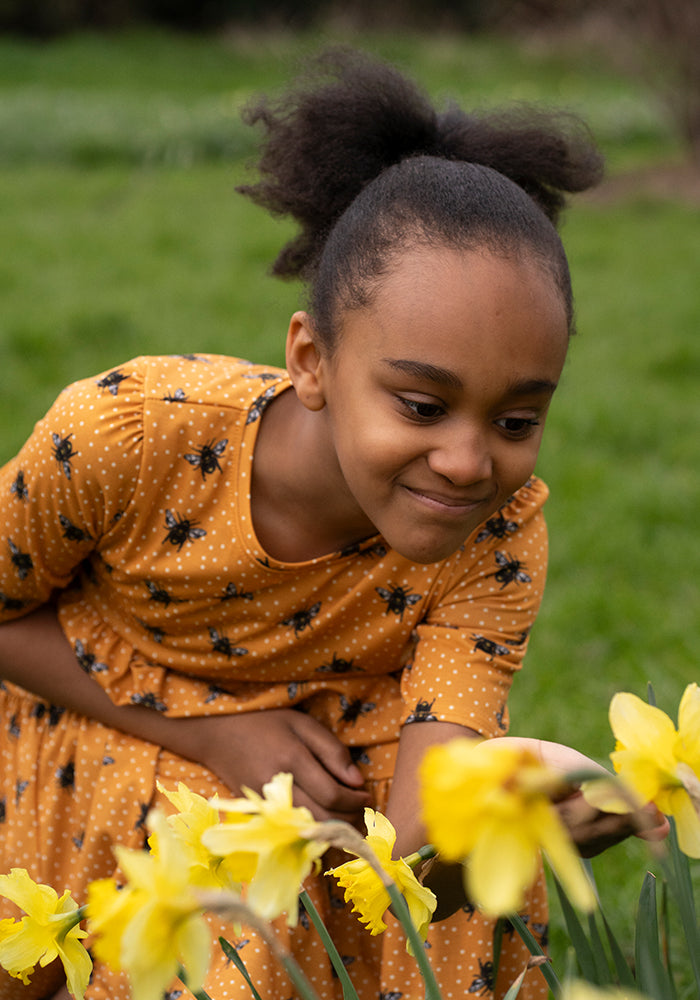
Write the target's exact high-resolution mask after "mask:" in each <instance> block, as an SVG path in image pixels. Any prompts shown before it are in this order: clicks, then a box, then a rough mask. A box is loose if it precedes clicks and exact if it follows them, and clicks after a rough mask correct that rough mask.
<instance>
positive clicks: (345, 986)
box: [299, 889, 358, 1000]
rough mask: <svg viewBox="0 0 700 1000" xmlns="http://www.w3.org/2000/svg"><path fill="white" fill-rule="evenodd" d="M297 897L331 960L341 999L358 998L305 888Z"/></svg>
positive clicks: (331, 939) (350, 999)
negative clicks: (340, 991)
mask: <svg viewBox="0 0 700 1000" xmlns="http://www.w3.org/2000/svg"><path fill="white" fill-rule="evenodd" d="M299 899H300V900H301V902H302V905H303V907H304V909H305V910H306V912H307V913H308V914H309V917H310V918H311V923H312V924H313V925H314V927H315V928H316V930H317V932H318V935H319V937H320V938H321V941H322V942H323V947H324V948H325V949H326V952H327V954H328V957H329V958H330V960H331V965H332V966H333V968H334V969H335V971H336V974H337V976H338V979H339V980H340V985H341V987H342V990H343V1000H358V996H357V991H356V990H355V987H354V986H353V985H352V980H351V979H350V976H349V975H348V970H347V969H346V968H345V965H344V963H343V960H342V958H341V957H340V954H339V952H338V949H337V948H336V946H335V944H334V942H333V938H332V937H331V936H330V934H329V933H328V928H327V927H326V925H325V924H324V922H323V921H322V920H321V916H320V914H319V912H318V910H317V909H316V907H315V906H314V904H313V900H312V899H311V897H310V896H309V894H308V892H307V891H306V889H303V890H302V891H301V892H300V893H299Z"/></svg>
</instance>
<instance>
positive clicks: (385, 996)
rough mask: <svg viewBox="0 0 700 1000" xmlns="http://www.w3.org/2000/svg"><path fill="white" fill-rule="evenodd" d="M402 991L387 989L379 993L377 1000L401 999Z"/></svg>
mask: <svg viewBox="0 0 700 1000" xmlns="http://www.w3.org/2000/svg"><path fill="white" fill-rule="evenodd" d="M402 996H403V993H402V992H401V991H400V990H389V992H388V993H385V992H382V993H380V994H379V1000H401V997H402Z"/></svg>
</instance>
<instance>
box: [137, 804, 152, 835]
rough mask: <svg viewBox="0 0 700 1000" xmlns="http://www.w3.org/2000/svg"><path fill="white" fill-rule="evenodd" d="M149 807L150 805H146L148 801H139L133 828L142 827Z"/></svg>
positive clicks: (138, 828)
mask: <svg viewBox="0 0 700 1000" xmlns="http://www.w3.org/2000/svg"><path fill="white" fill-rule="evenodd" d="M149 809H150V806H149V805H148V802H140V803H139V814H138V817H137V819H136V822H135V823H134V830H142V829H143V827H144V824H145V822H146V817H147V816H148V812H149Z"/></svg>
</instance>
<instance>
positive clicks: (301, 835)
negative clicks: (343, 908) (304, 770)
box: [202, 773, 328, 927]
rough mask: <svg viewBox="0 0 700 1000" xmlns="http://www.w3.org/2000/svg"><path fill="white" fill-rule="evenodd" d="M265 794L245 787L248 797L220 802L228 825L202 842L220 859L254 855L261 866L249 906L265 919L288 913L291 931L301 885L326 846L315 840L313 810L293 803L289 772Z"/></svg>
mask: <svg viewBox="0 0 700 1000" xmlns="http://www.w3.org/2000/svg"><path fill="white" fill-rule="evenodd" d="M262 791H263V794H262V795H258V794H257V793H256V792H253V791H251V790H250V789H249V788H244V789H243V792H244V795H245V797H244V798H240V799H225V800H221V801H220V802H219V803H218V804H219V808H221V809H222V810H224V811H225V812H226V813H227V814H230V815H229V816H228V822H225V823H219V824H218V825H217V826H212V827H209V829H207V830H205V831H204V833H203V834H202V843H203V844H204V845H205V847H207V848H208V850H210V851H211V852H212V853H213V854H217V855H219V856H221V857H227V856H228V855H233V854H239V853H241V852H244V853H250V854H254V855H255V856H256V858H257V864H256V867H255V874H254V876H253V878H252V879H251V881H250V884H249V886H248V894H247V903H248V905H249V906H250V908H251V909H252V910H254V911H255V913H257V914H258V915H259V916H261V917H263V918H264V919H265V920H273V919H274V918H275V917H278V916H279V915H280V914H281V913H286V915H287V923H288V924H289V926H290V927H293V926H294V925H295V924H296V922H297V917H298V911H299V907H298V902H297V900H298V896H299V891H300V889H301V883H302V882H303V880H304V879H305V878H306V876H307V875H308V874H309V872H310V871H311V870H312V868H313V867H314V864H315V863H316V862H317V861H318V859H319V858H320V857H321V855H322V854H323V853H324V851H325V850H326V848H327V846H328V845H327V844H326V843H324V842H320V841H317V840H314V839H313V837H312V836H311V833H310V831H312V830H313V827H314V826H315V821H314V818H313V816H312V814H311V812H310V811H309V810H308V809H306V808H304V807H301V806H293V805H292V775H291V774H283V773H281V774H276V775H275V776H274V778H272V780H271V781H269V782H268V783H267V784H266V785H263V789H262ZM241 818H247V822H240V819H241ZM236 819H237V820H238V822H235V821H234V820H236Z"/></svg>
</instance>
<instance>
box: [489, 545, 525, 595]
mask: <svg viewBox="0 0 700 1000" xmlns="http://www.w3.org/2000/svg"><path fill="white" fill-rule="evenodd" d="M495 556H496V562H497V563H498V565H499V566H500V567H501V568H500V569H499V570H496V572H495V573H494V576H495V577H496V580H497V581H498V583H500V585H501V590H503V588H504V587H507V586H508V584H509V583H530V582H531V580H532V577H531V576H528V575H527V573H525V572H524V570H525V565H524V563H521V562H520V560H519V559H514V558H513V556H512V555H511V554H510V553H508V554H507V555H506V554H505V553H504V552H496V553H495Z"/></svg>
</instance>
